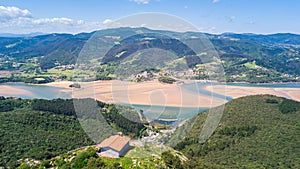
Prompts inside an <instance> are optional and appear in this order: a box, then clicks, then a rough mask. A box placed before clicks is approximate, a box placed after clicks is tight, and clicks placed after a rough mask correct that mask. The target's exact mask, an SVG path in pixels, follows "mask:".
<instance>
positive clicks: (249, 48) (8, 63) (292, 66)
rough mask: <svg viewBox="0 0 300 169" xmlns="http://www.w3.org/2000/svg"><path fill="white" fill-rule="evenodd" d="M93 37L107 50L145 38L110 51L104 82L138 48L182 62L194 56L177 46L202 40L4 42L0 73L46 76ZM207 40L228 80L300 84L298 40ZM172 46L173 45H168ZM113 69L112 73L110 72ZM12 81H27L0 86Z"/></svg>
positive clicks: (110, 32)
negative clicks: (166, 53)
mask: <svg viewBox="0 0 300 169" xmlns="http://www.w3.org/2000/svg"><path fill="white" fill-rule="evenodd" d="M95 34H97V36H99V38H98V40H99V43H95V44H102V46H100V48H105V45H106V43H108V42H109V43H114V44H117V45H116V46H118V44H119V43H125V42H126V43H127V42H136V39H134V38H138V39H142V41H140V42H139V43H134V44H131V45H127V46H125V47H124V46H123V47H122V46H121V48H116V49H114V48H113V49H112V50H109V49H106V50H109V52H108V53H107V55H106V58H105V59H104V61H106V62H108V63H106V64H107V65H104V66H103V68H102V67H100V68H99V70H98V71H99V76H101V78H100V79H109V78H111V76H108V74H112V73H113V72H114V70H113V68H114V67H111V64H116V63H115V62H122V59H123V58H125V56H127V55H129V54H131V53H130V52H135V51H136V50H137V48H141V49H143V47H144V46H143V45H144V44H148V43H149V44H150V46H152V47H159V48H163V49H164V50H168V51H175V53H176V54H177V55H178V57H182V56H184V55H186V54H189V53H191V52H189V50H190V49H188V48H187V47H186V46H185V45H183V44H182V43H179V42H180V40H185V41H186V40H195V39H200V38H203V34H200V33H196V32H185V33H179V32H170V31H161V30H150V29H147V28H115V29H106V30H99V31H96V32H91V33H81V34H76V35H71V34H55V33H54V34H47V35H39V36H34V37H30V36H29V37H0V70H20V71H21V72H24V73H28V72H30V71H31V70H35V71H34V73H37V75H40V74H43V72H40V71H41V70H42V71H44V73H45V72H47V70H49V69H51V68H54V67H56V66H62V65H69V64H75V63H76V59H77V57H78V55H79V53H80V51H81V49H82V48H83V46H84V45H85V43H86V42H87V41H88V40H89V38H90V37H92V36H93V35H95ZM134 35H135V36H134ZM161 35H165V36H164V41H165V42H166V43H165V44H162V43H161V41H160V39H161V38H162V37H161ZM205 35H206V36H207V37H208V39H209V40H210V41H211V43H212V44H213V46H214V47H215V49H216V51H217V52H218V54H219V56H220V58H221V59H222V60H223V64H224V68H225V72H226V75H227V80H228V81H247V82H278V81H290V82H291V81H299V80H300V78H299V77H300V59H299V58H300V54H299V53H300V35H296V34H288V33H286V34H284V33H281V34H273V35H256V34H234V33H224V34H220V35H214V34H205ZM125 37H129V38H127V39H125V41H124V42H123V41H122V39H123V38H125ZM166 37H169V38H166ZM170 37H172V38H170ZM118 39H119V40H120V41H122V42H120V41H118ZM178 40H179V41H178ZM169 42H172V44H171V45H170V44H169ZM90 45H91V44H90ZM119 46H120V45H119ZM94 47H96V46H94ZM91 48H92V46H91ZM96 55H97V54H96ZM120 56H122V57H120ZM117 64H118V63H117ZM192 65H193V66H195V65H196V64H194V63H193V64H192ZM110 69H112V70H111V71H107V70H110ZM103 70H106V72H103ZM93 71H95V70H93ZM30 73H31V72H30ZM101 73H102V74H101ZM51 76H52V77H53V75H51ZM0 80H1V79H0ZM11 80H15V81H24V80H20V79H12V78H11V79H4V80H1V81H3V82H6V81H11ZM1 81H0V82H1Z"/></svg>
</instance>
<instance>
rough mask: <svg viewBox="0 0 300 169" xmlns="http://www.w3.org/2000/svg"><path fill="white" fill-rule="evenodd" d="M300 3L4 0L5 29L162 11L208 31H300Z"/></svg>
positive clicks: (89, 24)
mask: <svg viewBox="0 0 300 169" xmlns="http://www.w3.org/2000/svg"><path fill="white" fill-rule="evenodd" d="M299 8H300V1H299V0H0V33H14V34H26V33H33V32H42V33H54V32H55V33H80V32H91V31H94V30H98V29H102V28H104V27H105V25H106V24H108V23H111V22H112V21H115V20H118V19H119V18H122V17H125V16H129V15H133V14H137V13H144V12H157V13H165V14H170V15H174V16H177V17H180V18H182V19H184V20H186V21H187V22H189V23H191V24H193V25H194V26H195V27H197V29H198V30H199V31H202V32H207V33H216V34H219V33H224V32H234V33H257V34H272V33H297V34H300V10H299ZM153 19H155V18H153Z"/></svg>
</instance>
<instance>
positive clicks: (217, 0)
mask: <svg viewBox="0 0 300 169" xmlns="http://www.w3.org/2000/svg"><path fill="white" fill-rule="evenodd" d="M218 2H220V0H212V3H214V4H215V3H218Z"/></svg>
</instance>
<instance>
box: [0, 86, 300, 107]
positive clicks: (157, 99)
mask: <svg viewBox="0 0 300 169" xmlns="http://www.w3.org/2000/svg"><path fill="white" fill-rule="evenodd" d="M70 84H72V82H69V81H62V82H53V83H48V84H42V85H45V86H52V87H59V88H61V89H60V91H61V92H67V93H72V94H73V97H74V98H96V99H97V100H100V101H103V102H108V103H129V104H142V105H159V106H175V107H214V106H218V105H221V104H223V103H225V102H226V100H223V99H220V98H216V97H214V98H213V97H211V96H208V95H204V94H197V93H196V92H192V91H189V90H186V89H184V88H183V87H182V86H181V85H177V84H162V83H160V82H158V81H157V80H154V81H148V82H143V83H134V82H125V81H117V80H111V81H95V82H86V83H81V88H80V89H76V88H70V87H69V85H70ZM205 89H206V90H208V91H212V92H214V93H218V94H221V95H226V96H229V97H232V98H238V97H243V96H248V95H257V94H271V95H276V96H281V97H286V98H289V99H293V100H297V101H300V94H299V93H300V89H298V88H263V87H243V86H226V87H225V86H223V85H219V86H218V85H217V86H206V88H205ZM225 90H226V91H225ZM0 95H9V96H31V97H34V96H35V94H34V93H32V92H30V91H27V90H24V89H22V88H18V87H14V86H9V85H1V87H0Z"/></svg>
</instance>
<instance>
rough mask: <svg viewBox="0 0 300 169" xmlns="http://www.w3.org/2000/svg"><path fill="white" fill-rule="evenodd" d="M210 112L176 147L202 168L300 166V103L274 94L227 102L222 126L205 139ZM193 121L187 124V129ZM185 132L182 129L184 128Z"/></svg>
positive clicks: (194, 125)
mask: <svg viewBox="0 0 300 169" xmlns="http://www.w3.org/2000/svg"><path fill="white" fill-rule="evenodd" d="M206 116H207V112H204V113H201V114H199V115H197V116H196V118H195V121H190V123H191V122H194V124H193V127H192V128H191V129H190V130H187V131H188V132H187V133H188V134H187V135H186V137H185V138H184V139H183V141H182V142H180V143H179V144H178V145H176V146H175V148H176V149H177V150H179V151H182V152H183V153H184V154H186V155H187V156H188V157H190V158H192V159H194V161H196V162H195V164H194V165H195V166H200V168H299V167H300V166H299V164H300V159H299V157H300V148H299V144H300V142H299V140H300V135H299V132H300V123H299V121H300V103H299V102H296V101H293V100H288V99H285V98H279V97H275V96H270V95H257V96H248V97H243V98H239V99H235V100H233V101H231V102H229V103H227V104H226V105H225V110H224V114H223V117H222V120H221V122H220V124H219V127H218V128H217V129H216V131H215V132H214V134H213V135H212V136H211V137H210V138H209V139H208V140H207V141H206V142H205V143H199V142H198V137H199V133H200V131H201V129H202V126H203V123H204V121H205V119H206ZM188 125H189V123H186V125H185V127H182V128H181V129H179V130H178V131H177V132H180V130H183V129H185V130H186V126H188ZM181 132H182V131H181Z"/></svg>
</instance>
